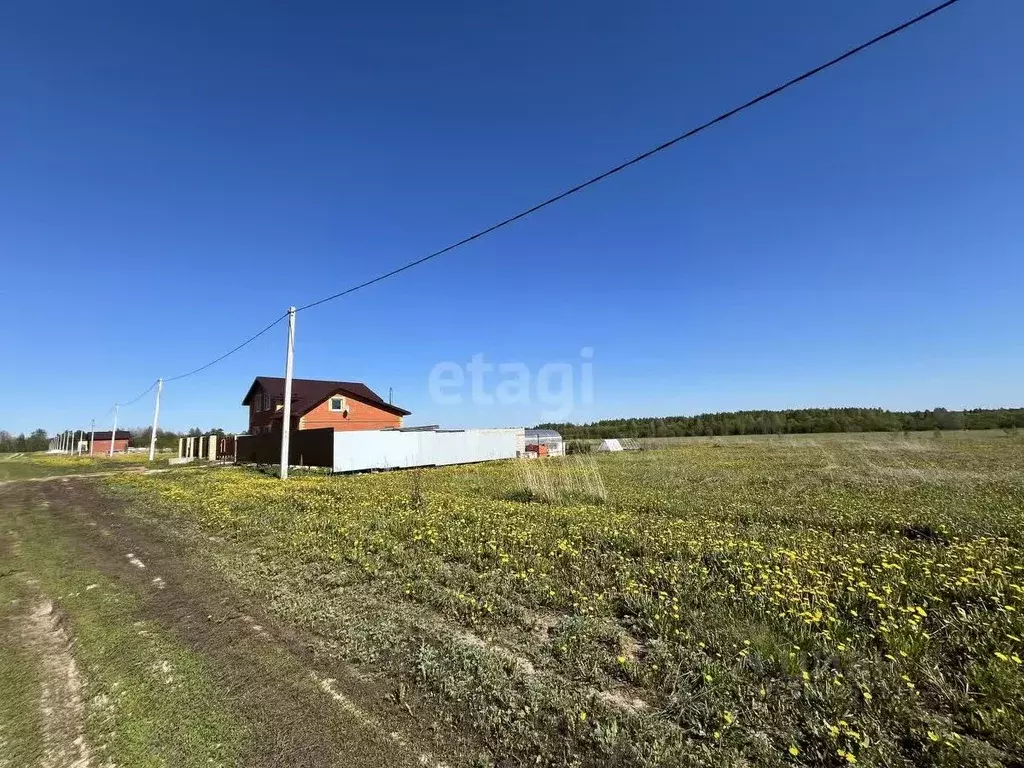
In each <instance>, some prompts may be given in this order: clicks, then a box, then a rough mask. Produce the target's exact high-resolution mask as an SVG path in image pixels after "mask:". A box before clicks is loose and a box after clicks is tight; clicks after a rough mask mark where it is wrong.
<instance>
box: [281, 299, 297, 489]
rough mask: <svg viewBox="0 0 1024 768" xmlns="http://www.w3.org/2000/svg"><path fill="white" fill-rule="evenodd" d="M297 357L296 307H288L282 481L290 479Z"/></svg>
mask: <svg viewBox="0 0 1024 768" xmlns="http://www.w3.org/2000/svg"><path fill="white" fill-rule="evenodd" d="M294 355H295V307H288V354H287V355H286V356H285V359H284V412H283V413H282V414H281V416H282V417H283V419H282V421H281V479H282V480H287V479H288V439H289V437H291V431H292V360H293V358H294Z"/></svg>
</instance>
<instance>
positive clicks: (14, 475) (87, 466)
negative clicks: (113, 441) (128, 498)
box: [0, 453, 167, 482]
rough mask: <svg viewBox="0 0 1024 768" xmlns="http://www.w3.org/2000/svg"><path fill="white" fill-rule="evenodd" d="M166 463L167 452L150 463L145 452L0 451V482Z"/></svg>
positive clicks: (111, 470)
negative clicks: (71, 453) (82, 454)
mask: <svg viewBox="0 0 1024 768" xmlns="http://www.w3.org/2000/svg"><path fill="white" fill-rule="evenodd" d="M146 466H150V467H157V466H164V467H166V466H167V454H164V455H163V456H158V457H157V460H156V461H154V462H153V463H152V464H150V462H149V454H148V453H118V454H115V455H113V456H70V455H67V454H59V453H8V454H0V482H4V481H9V480H30V479H35V478H41V477H54V476H57V475H77V474H88V473H90V472H118V471H121V470H125V469H140V468H142V467H146Z"/></svg>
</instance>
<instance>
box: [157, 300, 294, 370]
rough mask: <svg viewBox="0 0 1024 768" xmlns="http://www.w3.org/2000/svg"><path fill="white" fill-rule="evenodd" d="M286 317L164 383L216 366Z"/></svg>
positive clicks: (278, 319)
mask: <svg viewBox="0 0 1024 768" xmlns="http://www.w3.org/2000/svg"><path fill="white" fill-rule="evenodd" d="M286 317H288V313H287V312H285V313H284V314H283V315H281V316H280V317H278V318H277V319H276V320H274V322H272V323H271V324H270V325H268V326H267V327H266V328H264V329H263V330H262V331H259V332H258V333H255V334H253V335H252V336H250V337H249V338H248V339H246V340H245V341H243V342H242V343H241V344H239V345H238V346H237V347H234V348H232V349H230V350H228V351H227V352H225V353H224V354H223V355H221V356H220V357H218V358H216V359H215V360H211V361H210V362H208V363H207V364H206V365H201V366H199V367H198V368H196V369H194V370H191V371H189V372H188V373H183V374H181V375H180V376H171V377H169V378H166V379H164V383H165V384H166V383H167V382H170V381H181V380H182V379H187V378H188V377H189V376H194V375H196V374H197V373H199V372H200V371H205V370H206V369H207V368H209V367H210V366H213V365H216V364H217V363H219V362H220V361H221V360H225V359H226V358H228V357H231V355H233V354H235V352H238V351H239V350H240V349H242V348H244V347H246V346H248V345H249V344H252V343H253V342H254V341H256V339H258V338H259V337H260V336H262V335H263V334H265V333H266V332H267V331H269V330H270V329H271V328H273V327H274V326H275V325H277V324H278V323H280V322H281V321H282V320H284V319H285V318H286ZM154 384H156V382H154Z"/></svg>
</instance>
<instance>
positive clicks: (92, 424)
mask: <svg viewBox="0 0 1024 768" xmlns="http://www.w3.org/2000/svg"><path fill="white" fill-rule="evenodd" d="M95 440H96V419H90V420H89V455H90V456H92V444H93V442H95Z"/></svg>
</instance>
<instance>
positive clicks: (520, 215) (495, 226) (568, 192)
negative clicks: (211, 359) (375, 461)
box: [200, 0, 960, 370]
mask: <svg viewBox="0 0 1024 768" xmlns="http://www.w3.org/2000/svg"><path fill="white" fill-rule="evenodd" d="M959 1H960V0H946V2H944V3H941V4H940V5H937V6H935V7H934V8H932V9H930V10H928V11H925V12H924V13H921V14H918V15H917V16H915V17H914V18H912V19H910V20H908V21H905V22H903V23H902V24H899V25H898V26H895V27H893V28H892V29H889V30H887V31H885V32H883V33H881V34H879V35H876V36H875V37H873V38H871V39H870V40H868V41H867V42H864V43H861V44H860V45H858V46H857V47H855V48H851V49H850V50H848V51H846V52H845V53H842V54H840V55H839V56H836V57H835V58H833V59H829V60H828V61H826V62H825V63H824V64H819V65H818V66H816V67H814V68H813V69H809V70H807V71H806V72H804V73H803V74H801V75H797V76H796V77H794V78H793V79H791V80H787V81H786V82H785V83H783V84H782V85H778V86H776V87H775V88H772V89H771V90H769V91H765V92H764V93H762V94H761V95H760V96H756V97H754V98H752V99H751V100H750V101H747V102H744V103H743V104H741V105H739V106H738V107H734V108H732V109H730V110H729V111H728V112H723V113H722V114H720V115H718V117H715V118H712V119H711V120H708V121H707V122H706V123H701V124H700V125H698V126H697V127H696V128H691V129H690V130H688V131H686V133H681V134H679V135H678V136H676V137H675V138H673V139H669V140H668V141H666V142H664V143H662V144H659V145H658V146H656V147H654V148H653V149H649V150H647V151H646V152H642V153H640V154H639V155H636V156H635V157H633V158H631V159H629V160H627V161H626V162H624V163H620V164H619V165H617V166H615V167H614V168H610V169H609V170H607V171H605V172H604V173H601V174H598V175H597V176H594V177H593V178H590V179H587V180H586V181H584V182H582V183H581V184H577V185H576V186H575V187H572V188H570V189H567V190H565V191H564V192H561V193H559V194H557V195H555V196H554V197H549V198H548V199H547V200H545V201H544V202H542V203H538V204H537V205H535V206H533V207H532V208H527V209H526V210H525V211H522V212H521V213H517V214H516V215H514V216H509V217H508V218H507V219H503V220H502V221H499V222H498V223H497V224H492V225H491V226H489V227H487V228H486V229H482V230H480V231H479V232H476V233H474V234H472V235H469V236H468V237H464V238H463V239H462V240H459V241H458V242H457V243H452V244H451V245H449V246H446V247H444V248H442V249H441V250H439V251H434V252H433V253H431V254H428V255H426V256H423V257H422V258H419V259H416V260H415V261H410V262H409V263H408V264H404V265H402V266H400V267H397V268H396V269H393V270H391V271H390V272H385V273H384V274H382V275H378V276H377V277H374V278H372V279H370V280H367V281H366V282H363V283H360V284H358V285H354V286H352V287H351V288H346V289H345V290H343V291H339V292H338V293H333V294H331V295H330V296H325V297H324V298H322V299H319V300H317V301H314V302H311V303H309V304H305V305H303V306H301V307H299V308H298V310H297V311H299V312H301V311H303V310H305V309H312V308H313V307H317V306H320V305H321V304H326V303H327V302H329V301H334V300H335V299H340V298H341V297H342V296H347V295H348V294H350V293H355V292H356V291H358V290H361V289H363V288H367V287H369V286H371V285H373V284H374V283H379V282H381V281H382V280H387V279H388V278H389V277H394V276H395V275H397V274H399V273H400V272H404V271H405V270H407V269H412V268H413V267H415V266H419V265H420V264H423V263H424V262H427V261H430V260H431V259H436V258H437V257H438V256H443V255H444V254H446V253H448V252H449V251H454V250H455V249H456V248H460V247H461V246H463V245H466V244H467V243H471V242H473V241H474V240H477V239H479V238H481V237H483V236H484V235H488V234H490V233H491V232H494V231H495V230H497V229H501V228H502V227H507V226H508V225H509V224H513V223H515V222H517V221H519V220H520V219H524V218H526V217H527V216H529V215H530V214H533V213H536V212H537V211H539V210H541V209H542V208H547V207H548V206H549V205H552V204H554V203H557V202H558V201H559V200H563V199H565V198H567V197H569V196H570V195H574V194H576V193H577V192H580V191H582V190H584V189H586V188H587V187H589V186H591V185H593V184H597V182H599V181H602V180H604V179H607V178H608V177H609V176H614V175H615V174H616V173H619V172H620V171H624V170H626V169H627V168H629V167H630V166H633V165H636V164H637V163H639V162H642V161H643V160H646V159H647V158H649V157H652V156H653V155H656V154H658V153H659V152H662V151H664V150H666V149H668V148H669V147H672V146H675V145H676V144H678V143H679V142H681V141H684V140H685V139H689V138H692V137H693V136H696V135H697V134H698V133H701V132H702V131H705V130H707V129H708V128H710V127H711V126H713V125H715V124H717V123H720V122H722V121H723V120H728V119H729V118H730V117H733V116H734V115H738V114H739V113H740V112H743V111H744V110H747V109H750V108H751V107H753V106H754V105H755V104H760V103H761V102H762V101H766V100H767V99H770V98H771V97H772V96H777V95H778V94H780V93H782V92H783V91H785V90H786V89H787V88H791V87H793V86H794V85H796V84H798V83H802V82H803V81H804V80H807V79H809V78H811V77H814V76H815V75H817V74H819V73H821V72H824V71H825V70H826V69H829V68H830V67H834V66H835V65H836V64H839V63H840V62H841V61H845V60H846V59H849V58H850V57H852V56H856V55H857V54H858V53H860V52H861V51H865V50H867V49H868V48H870V47H871V46H873V45H875V44H877V43H880V42H882V41H883V40H886V39H888V38H890V37H893V36H894V35H897V34H899V33H900V32H902V31H903V30H905V29H909V28H910V27H912V26H914V25H915V24H918V23H920V22H922V21H924V20H925V19H927V18H929V17H930V16H934V15H935V14H937V13H938V12H939V11H942V10H945V9H946V8H949V7H950V6H951V5H955V4H956V3H958V2H959ZM200 370H201V369H200Z"/></svg>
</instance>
